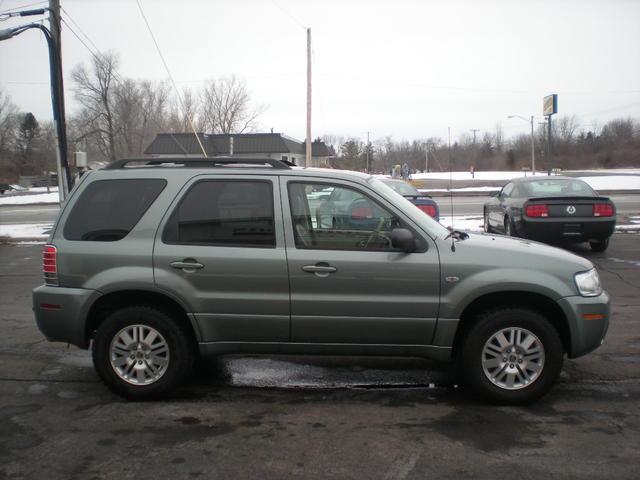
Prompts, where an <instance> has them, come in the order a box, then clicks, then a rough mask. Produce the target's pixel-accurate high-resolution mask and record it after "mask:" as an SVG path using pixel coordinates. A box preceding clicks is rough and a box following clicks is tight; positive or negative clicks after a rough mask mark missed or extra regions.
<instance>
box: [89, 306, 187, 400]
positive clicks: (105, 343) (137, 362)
mask: <svg viewBox="0 0 640 480" xmlns="http://www.w3.org/2000/svg"><path fill="white" fill-rule="evenodd" d="M92 354H93V364H94V366H95V368H96V370H97V372H98V374H99V375H100V378H101V379H102V381H103V382H104V383H105V384H106V385H107V386H108V387H109V389H111V390H112V391H113V392H114V393H117V394H118V395H121V396H123V397H125V398H128V399H132V400H144V399H149V398H155V397H158V396H160V395H162V394H165V393H167V392H170V391H172V390H174V389H175V388H176V387H178V386H179V385H180V383H182V381H183V380H184V379H185V378H187V377H188V376H189V374H190V373H191V369H192V364H193V352H191V349H190V342H189V338H188V335H187V334H186V332H185V331H184V329H183V328H182V327H181V326H180V325H179V324H178V323H177V322H176V321H175V320H174V319H173V318H171V316H170V315H168V314H167V313H165V312H164V311H162V310H158V309H155V308H153V307H148V306H132V307H125V308H122V309H119V310H116V311H114V312H113V313H111V314H110V315H109V316H108V317H107V318H106V319H105V320H104V322H103V323H102V324H101V325H100V327H99V328H98V331H97V333H96V335H95V338H94V341H93V349H92Z"/></svg>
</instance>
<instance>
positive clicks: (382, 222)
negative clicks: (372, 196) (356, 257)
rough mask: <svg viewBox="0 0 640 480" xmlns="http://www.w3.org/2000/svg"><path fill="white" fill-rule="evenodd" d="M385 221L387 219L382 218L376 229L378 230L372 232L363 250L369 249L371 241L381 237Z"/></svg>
mask: <svg viewBox="0 0 640 480" xmlns="http://www.w3.org/2000/svg"><path fill="white" fill-rule="evenodd" d="M385 220H386V218H384V217H381V218H380V221H379V222H378V226H377V227H376V229H375V230H374V231H373V232H371V235H369V238H367V241H366V242H365V243H364V247H363V248H368V247H369V244H370V243H371V241H372V240H373V239H374V238H376V237H378V236H380V231H381V230H382V227H383V226H384V222H385ZM385 238H386V237H385Z"/></svg>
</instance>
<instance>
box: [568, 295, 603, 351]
mask: <svg viewBox="0 0 640 480" xmlns="http://www.w3.org/2000/svg"><path fill="white" fill-rule="evenodd" d="M558 304H559V305H560V308H562V310H563V312H564V314H565V316H566V317H567V319H568V320H569V333H570V335H571V346H570V349H569V352H568V355H569V358H575V357H581V356H582V355H586V354H587V353H589V352H591V351H593V350H595V349H596V348H598V347H599V346H600V345H601V344H602V342H603V341H604V337H605V335H606V334H607V329H608V328H609V316H610V312H611V299H610V297H609V295H608V294H607V292H602V294H601V295H599V296H597V297H581V296H572V297H564V298H561V299H560V300H558ZM584 315H590V316H594V315H598V316H601V318H598V319H596V320H585V319H584Z"/></svg>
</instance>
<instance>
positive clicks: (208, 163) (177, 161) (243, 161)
mask: <svg viewBox="0 0 640 480" xmlns="http://www.w3.org/2000/svg"><path fill="white" fill-rule="evenodd" d="M129 164H137V165H130V166H131V167H159V166H162V165H173V166H180V167H192V168H193V167H198V168H202V167H205V168H206V167H221V166H227V165H236V164H237V165H262V166H266V165H268V166H271V167H273V168H278V169H289V168H291V167H295V166H296V165H295V163H292V162H288V161H286V160H276V159H274V158H234V157H206V158H205V157H202V158H188V157H168V158H157V157H156V158H123V159H121V160H116V161H114V162H111V163H109V164H108V165H107V166H106V167H104V170H118V169H121V168H127V166H129Z"/></svg>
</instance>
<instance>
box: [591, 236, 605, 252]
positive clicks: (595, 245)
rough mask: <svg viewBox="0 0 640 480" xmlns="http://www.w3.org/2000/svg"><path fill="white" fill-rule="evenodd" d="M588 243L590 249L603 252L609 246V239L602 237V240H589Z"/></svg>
mask: <svg viewBox="0 0 640 480" xmlns="http://www.w3.org/2000/svg"><path fill="white" fill-rule="evenodd" d="M589 245H590V246H591V250H593V251H594V252H604V251H605V250H606V249H607V248H609V239H608V238H603V239H602V240H591V241H590V242H589Z"/></svg>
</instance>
